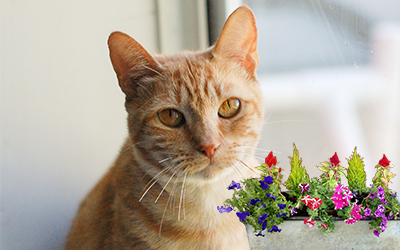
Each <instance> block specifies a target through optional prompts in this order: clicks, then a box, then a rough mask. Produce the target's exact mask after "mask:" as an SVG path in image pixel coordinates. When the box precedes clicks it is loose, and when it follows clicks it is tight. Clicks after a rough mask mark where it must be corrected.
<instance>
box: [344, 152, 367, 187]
mask: <svg viewBox="0 0 400 250" xmlns="http://www.w3.org/2000/svg"><path fill="white" fill-rule="evenodd" d="M363 159H364V158H361V156H360V155H359V154H357V147H356V148H355V149H354V152H353V155H352V156H351V157H350V159H346V160H347V162H348V163H349V168H348V169H347V180H348V183H349V188H350V190H358V191H361V190H363V189H365V188H366V184H365V182H366V180H367V174H366V173H365V171H364V161H363Z"/></svg>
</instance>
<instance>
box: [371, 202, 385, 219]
mask: <svg viewBox="0 0 400 250" xmlns="http://www.w3.org/2000/svg"><path fill="white" fill-rule="evenodd" d="M384 212H385V207H384V206H383V204H379V205H378V208H377V209H376V210H375V213H374V215H375V217H382V218H383V217H385V213H384Z"/></svg>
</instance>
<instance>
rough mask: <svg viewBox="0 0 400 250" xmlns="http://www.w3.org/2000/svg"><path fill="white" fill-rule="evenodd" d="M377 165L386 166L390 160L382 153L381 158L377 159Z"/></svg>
mask: <svg viewBox="0 0 400 250" xmlns="http://www.w3.org/2000/svg"><path fill="white" fill-rule="evenodd" d="M379 165H381V166H382V167H387V166H389V165H390V161H389V160H388V158H386V155H385V154H383V157H382V159H381V160H380V161H379Z"/></svg>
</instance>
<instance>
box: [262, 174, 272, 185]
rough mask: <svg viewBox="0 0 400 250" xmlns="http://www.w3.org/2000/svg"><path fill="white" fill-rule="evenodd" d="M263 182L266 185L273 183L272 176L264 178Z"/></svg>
mask: <svg viewBox="0 0 400 250" xmlns="http://www.w3.org/2000/svg"><path fill="white" fill-rule="evenodd" d="M264 181H265V182H266V183H268V184H272V183H273V182H274V178H272V176H264Z"/></svg>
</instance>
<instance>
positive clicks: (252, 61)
mask: <svg viewBox="0 0 400 250" xmlns="http://www.w3.org/2000/svg"><path fill="white" fill-rule="evenodd" d="M212 54H213V56H214V57H217V58H218V57H222V58H226V59H228V60H233V61H236V62H238V63H239V64H240V65H242V66H243V67H244V68H245V69H246V71H247V73H249V74H250V75H251V76H255V70H256V69H257V66H258V54H257V27H256V20H255V17H254V14H253V11H251V9H250V8H248V7H247V6H241V7H239V8H237V9H236V10H235V11H234V12H233V13H232V14H231V15H230V16H229V17H228V20H227V21H226V22H225V25H224V27H223V28H222V31H221V34H220V36H219V38H218V40H217V43H216V44H215V47H214V49H213V51H212Z"/></svg>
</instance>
